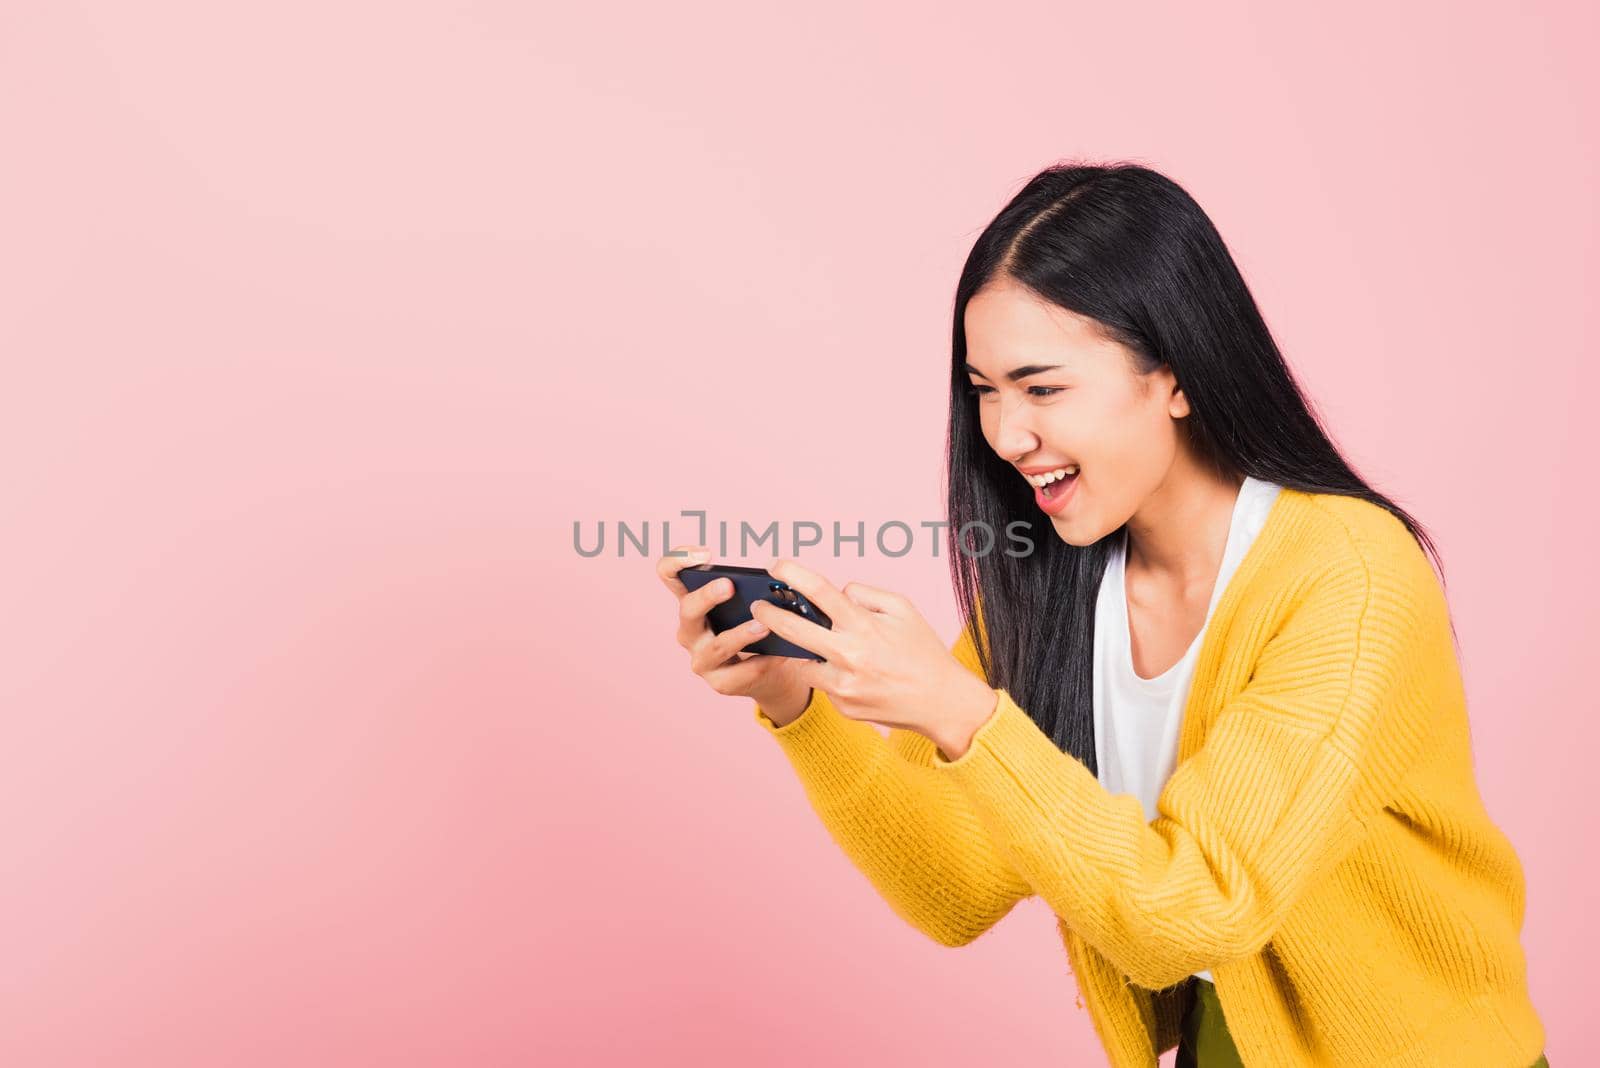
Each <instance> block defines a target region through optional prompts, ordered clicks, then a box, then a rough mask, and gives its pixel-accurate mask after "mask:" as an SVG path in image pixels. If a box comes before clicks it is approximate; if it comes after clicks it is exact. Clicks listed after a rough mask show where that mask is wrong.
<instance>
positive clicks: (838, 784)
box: [755, 631, 1032, 946]
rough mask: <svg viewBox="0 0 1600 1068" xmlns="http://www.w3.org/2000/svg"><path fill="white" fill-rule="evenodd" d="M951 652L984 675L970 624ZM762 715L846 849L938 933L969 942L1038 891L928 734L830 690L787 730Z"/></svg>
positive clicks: (917, 921)
mask: <svg viewBox="0 0 1600 1068" xmlns="http://www.w3.org/2000/svg"><path fill="white" fill-rule="evenodd" d="M952 652H953V653H954V654H955V656H956V658H957V659H958V660H960V661H961V663H962V664H964V665H966V667H967V669H968V670H970V671H972V672H973V673H975V674H980V675H981V670H980V668H979V666H978V661H977V657H976V654H975V652H974V651H973V648H972V640H971V635H970V631H968V632H964V633H963V634H962V636H961V639H960V640H959V641H958V642H957V643H956V645H955V648H954V649H953V650H952ZM755 718H756V722H758V723H759V724H761V725H762V726H763V727H764V728H765V729H766V730H767V731H768V732H769V733H771V734H772V735H773V737H774V738H776V739H777V741H778V744H779V745H780V746H782V747H783V751H784V753H785V754H786V755H787V756H788V758H789V761H790V763H791V764H793V765H794V769H795V772H796V773H797V774H798V776H799V778H800V782H801V784H802V785H803V786H804V787H805V791H806V796H807V797H808V798H809V799H810V801H811V806H812V808H813V809H815V810H816V813H817V815H818V816H819V817H821V819H822V822H823V824H824V825H825V826H826V827H827V828H828V832H829V833H830V834H831V835H832V836H833V839H834V841H836V842H837V843H838V844H839V846H840V847H841V848H842V849H843V850H844V852H845V855H846V856H848V857H849V858H850V860H851V862H852V863H853V864H854V865H855V866H856V868H858V869H859V870H860V871H861V872H862V874H864V875H865V876H866V877H867V878H868V880H870V881H871V883H872V884H873V886H874V887H876V888H877V890H878V892H879V894H880V895H882V897H883V898H884V900H886V901H887V902H888V903H889V905H890V907H891V908H893V909H894V911H895V912H896V913H898V914H899V915H900V916H901V917H902V918H903V919H905V920H906V921H907V922H908V923H910V924H911V925H912V926H913V927H915V928H916V929H917V930H919V931H921V932H922V933H924V934H926V935H927V936H928V937H929V938H932V939H933V940H934V941H936V942H938V943H940V944H941V945H946V946H962V945H966V944H967V943H969V942H971V941H972V940H973V939H975V938H977V937H978V936H979V935H981V934H983V932H985V931H987V930H988V929H989V928H990V927H992V926H994V925H995V924H996V923H997V922H999V921H1000V919H1001V918H1003V917H1004V916H1005V915H1006V914H1007V913H1008V912H1010V911H1011V909H1012V907H1013V906H1015V905H1016V903H1017V902H1018V901H1019V900H1021V899H1022V898H1024V897H1027V896H1029V895H1030V894H1031V893H1032V889H1031V888H1030V887H1029V886H1028V884H1027V883H1026V882H1024V881H1023V879H1022V878H1021V876H1019V875H1018V874H1017V872H1016V870H1015V869H1013V868H1012V867H1011V866H1010V864H1009V863H1008V862H1007V861H1006V860H1005V859H1004V858H1003V857H1002V856H1001V855H1000V854H999V853H998V852H997V851H996V850H995V848H994V846H993V844H992V843H991V842H990V840H989V833H988V831H987V830H985V829H984V827H983V824H982V822H981V821H980V820H979V818H978V814H977V812H976V810H975V809H974V808H973V806H972V802H971V801H970V800H968V798H967V796H966V794H965V793H964V792H963V790H962V789H961V787H960V786H959V785H957V784H956V783H955V782H954V781H952V780H951V778H950V777H949V776H947V775H943V774H940V773H939V772H937V771H935V770H934V769H933V767H932V764H931V762H932V760H933V757H934V752H935V749H934V743H933V742H932V741H931V740H929V739H928V738H925V737H923V736H922V735H921V734H918V733H917V732H915V731H911V730H902V729H898V728H895V729H891V730H890V732H889V736H888V737H887V738H885V737H884V736H883V735H881V734H879V733H878V729H877V728H876V727H874V726H873V725H872V724H870V723H867V722H864V721H861V720H855V719H850V718H849V717H847V716H845V715H844V714H843V713H841V712H840V711H839V710H838V709H837V708H835V707H834V705H833V703H832V701H830V700H829V698H828V695H827V694H826V693H825V692H823V691H822V690H814V691H813V692H812V697H811V702H810V704H808V705H807V706H806V709H805V711H804V712H802V713H801V714H800V716H799V717H798V718H796V719H794V720H792V721H791V722H789V723H787V724H785V725H784V726H782V727H778V726H776V725H775V724H774V723H773V721H772V720H771V719H769V718H768V717H767V715H766V714H765V712H763V711H762V709H761V706H760V705H759V704H758V705H756V708H755Z"/></svg>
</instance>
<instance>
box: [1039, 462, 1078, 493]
mask: <svg viewBox="0 0 1600 1068" xmlns="http://www.w3.org/2000/svg"><path fill="white" fill-rule="evenodd" d="M1077 473H1078V465H1077V464H1073V465H1072V466H1071V467H1058V468H1056V469H1055V470H1054V471H1046V472H1045V473H1044V474H1042V475H1028V476H1026V477H1027V479H1028V481H1029V482H1031V483H1033V484H1034V485H1035V486H1037V487H1039V488H1040V489H1043V488H1044V487H1046V486H1048V485H1050V483H1052V482H1054V481H1055V480H1056V479H1058V478H1066V477H1067V476H1068V475H1075V474H1077Z"/></svg>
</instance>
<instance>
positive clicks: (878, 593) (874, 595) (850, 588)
mask: <svg viewBox="0 0 1600 1068" xmlns="http://www.w3.org/2000/svg"><path fill="white" fill-rule="evenodd" d="M844 595H845V596H846V597H848V598H849V599H850V600H851V601H853V602H855V603H856V604H858V605H860V606H861V607H862V608H865V609H867V610H868V611H869V612H886V613H888V614H889V615H899V614H900V610H901V609H903V608H904V607H905V604H906V602H905V598H904V597H901V596H900V595H899V594H898V593H891V592H890V591H888V590H880V589H878V587H876V586H868V585H867V584H866V583H865V582H847V583H845V585H844Z"/></svg>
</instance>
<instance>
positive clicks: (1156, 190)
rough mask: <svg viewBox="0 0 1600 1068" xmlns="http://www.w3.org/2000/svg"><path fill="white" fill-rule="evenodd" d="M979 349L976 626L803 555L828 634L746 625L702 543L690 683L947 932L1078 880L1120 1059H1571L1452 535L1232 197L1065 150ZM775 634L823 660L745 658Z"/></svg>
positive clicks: (960, 403)
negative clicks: (1012, 533) (1531, 986)
mask: <svg viewBox="0 0 1600 1068" xmlns="http://www.w3.org/2000/svg"><path fill="white" fill-rule="evenodd" d="M953 333H954V344H953V358H952V362H951V399H950V433H949V442H948V490H949V520H950V530H951V531H952V544H951V549H952V551H951V553H950V555H949V560H950V567H951V573H952V578H953V581H954V585H955V590H956V595H957V602H958V604H959V606H960V608H961V611H962V616H963V619H964V621H965V623H966V626H965V629H964V631H963V633H962V636H961V638H960V640H959V641H957V643H956V645H955V647H954V649H947V648H946V646H945V644H944V642H943V641H941V640H940V639H939V637H938V635H937V634H936V633H935V632H934V631H933V629H932V628H931V627H930V626H929V625H928V624H927V622H926V621H925V620H924V619H923V618H922V616H921V615H920V614H919V613H918V612H917V610H916V609H915V608H914V607H913V606H912V605H911V604H910V603H908V602H907V601H906V600H905V598H903V597H900V596H898V595H896V594H893V593H889V592H887V591H884V590H879V589H875V588H872V587H869V586H864V585H862V584H860V583H854V582H852V583H848V584H846V585H845V586H844V588H843V589H842V590H841V589H836V588H835V587H834V586H833V585H832V584H830V583H829V582H828V581H827V580H826V579H825V578H823V577H822V576H821V575H819V574H817V573H815V572H813V571H812V570H810V569H808V568H804V567H801V566H800V565H798V564H796V563H795V562H794V561H792V560H780V561H777V562H775V563H774V564H773V565H772V567H771V568H770V570H771V571H772V572H773V574H774V575H775V576H776V577H778V578H780V579H782V580H784V581H785V582H787V583H789V584H790V585H791V586H793V587H794V588H796V589H798V590H800V591H801V592H803V593H804V594H805V595H806V596H807V597H809V598H811V599H812V600H813V601H814V602H816V603H817V604H818V605H819V606H820V607H821V608H822V609H823V611H825V612H827V613H828V614H829V616H830V617H831V618H832V621H833V627H832V629H831V630H826V629H823V628H821V627H819V626H817V625H815V624H813V623H811V622H809V621H807V620H804V619H799V618H797V617H795V616H793V615H791V614H790V613H787V612H784V611H782V610H780V609H770V606H766V605H758V606H757V610H756V613H755V614H756V619H755V620H753V621H752V622H751V623H749V624H747V625H746V626H745V627H743V628H740V629H737V630H733V631H729V632H727V633H725V634H722V635H714V634H712V633H711V632H710V630H709V628H708V626H707V623H706V618H705V617H706V612H707V610H708V609H709V608H710V607H711V606H712V605H713V604H715V603H717V602H718V601H720V600H722V599H725V598H726V597H727V596H728V595H729V594H730V592H731V591H730V590H728V589H727V588H726V587H725V586H723V585H721V584H717V583H713V584H711V585H709V586H706V587H705V588H703V589H702V590H699V591H696V592H695V593H692V594H688V593H686V592H685V589H684V587H683V585H682V584H681V582H679V581H678V579H677V577H676V574H677V571H678V570H679V569H680V568H681V567H683V566H685V565H686V564H691V563H696V562H700V561H704V560H706V559H708V558H709V554H708V553H706V552H704V551H701V552H699V553H698V554H691V555H686V556H678V555H672V554H669V555H667V556H663V557H662V558H661V559H660V561H659V562H658V565H657V570H658V574H659V575H660V577H661V579H662V580H663V582H665V584H666V585H667V586H668V588H669V589H671V590H672V591H673V592H674V593H675V594H676V595H677V596H678V598H679V603H680V608H679V630H678V640H679V642H680V644H682V645H683V646H684V647H685V648H686V649H687V650H688V651H689V654H690V663H691V667H692V669H693V670H694V671H695V672H696V673H697V674H699V675H700V676H701V677H703V678H704V679H705V680H706V682H707V683H708V684H710V685H711V687H712V688H713V689H715V690H716V691H717V692H718V693H722V694H731V695H739V696H743V697H747V698H751V699H753V700H754V701H755V708H754V713H755V719H756V721H757V723H759V724H760V725H761V726H762V728H763V729H765V730H767V731H769V732H770V733H771V734H772V736H773V737H774V738H775V739H776V740H777V742H778V744H779V745H781V746H782V747H783V750H784V752H785V753H786V754H787V755H788V757H789V759H790V760H791V762H792V763H793V765H794V767H795V770H796V772H797V774H798V775H799V777H800V779H801V781H802V782H803V783H804V785H805V788H806V791H807V795H808V797H809V798H810V801H811V803H812V805H813V806H814V808H815V809H816V811H817V813H818V815H819V816H820V817H821V819H822V820H823V821H824V822H825V823H826V825H827V827H828V828H829V830H830V832H831V833H832V835H833V836H834V838H835V839H836V840H837V841H838V843H839V844H840V846H841V847H842V848H843V850H844V852H845V853H846V854H847V855H848V856H849V857H850V859H851V861H852V862H853V863H854V864H855V865H856V866H857V867H858V868H860V870H861V871H862V872H863V873H864V874H865V875H866V876H867V877H868V878H869V879H870V880H871V881H872V883H873V884H874V886H876V888H877V889H878V891H879V892H880V893H881V894H882V896H883V897H884V898H885V899H886V900H887V901H888V903H889V904H890V905H891V906H892V907H893V908H894V910H895V911H896V912H897V913H898V914H899V915H900V916H902V917H903V918H904V919H905V920H906V921H908V922H909V923H911V924H913V925H915V926H916V927H917V928H918V929H919V930H922V931H923V932H925V933H926V934H928V935H929V937H931V938H934V939H936V940H937V941H939V942H940V943H942V944H945V945H951V946H958V945H963V944H965V943H967V942H970V941H972V940H973V939H974V938H976V937H978V935H980V934H981V933H983V932H984V931H986V930H987V929H988V928H989V927H991V926H992V925H993V924H994V923H995V922H997V921H998V920H999V919H1001V918H1002V917H1003V916H1005V915H1006V914H1007V913H1008V912H1009V911H1010V910H1011V908H1012V907H1013V906H1014V905H1015V904H1016V902H1017V901H1018V900H1020V899H1022V898H1023V897H1027V896H1031V895H1033V894H1037V895H1039V896H1040V897H1041V898H1043V899H1044V900H1045V901H1046V902H1047V903H1048V904H1049V905H1050V907H1051V909H1052V911H1053V912H1054V913H1055V915H1056V916H1057V919H1058V929H1059V933H1060V935H1061V938H1062V941H1063V943H1064V944H1065V948H1066V952H1067V956H1068V958H1069V960H1070V963H1071V965H1072V969H1073V972H1074V974H1075V976H1076V980H1077V983H1078V987H1079V990H1080V992H1081V994H1082V998H1083V1001H1084V1002H1085V1004H1086V1007H1087V1009H1088V1010H1089V1014H1090V1018H1091V1020H1092V1021H1093V1025H1094V1027H1095V1030H1096V1033H1097V1034H1098V1035H1099V1037H1100V1039H1101V1041H1102V1042H1103V1043H1104V1045H1105V1047H1106V1051H1107V1055H1108V1057H1109V1059H1110V1062H1111V1063H1112V1064H1113V1065H1116V1066H1119V1068H1120V1066H1133V1065H1139V1066H1151V1065H1154V1064H1155V1063H1156V1058H1157V1057H1158V1056H1159V1055H1160V1054H1161V1053H1162V1052H1164V1051H1166V1050H1168V1049H1172V1048H1173V1047H1174V1046H1176V1047H1177V1049H1178V1060H1177V1063H1178V1064H1179V1065H1180V1066H1182V1065H1201V1066H1203V1068H1213V1066H1221V1065H1237V1064H1248V1065H1252V1066H1255V1065H1260V1066H1270V1068H1288V1066H1300V1065H1306V1066H1310V1065H1333V1066H1350V1068H1358V1066H1359V1068H1376V1066H1384V1068H1423V1066H1440V1065H1449V1066H1452V1068H1527V1066H1529V1065H1544V1064H1546V1061H1545V1060H1544V1057H1543V1052H1542V1051H1543V1047H1544V1041H1545V1032H1544V1029H1543V1026H1542V1024H1541V1022H1540V1019H1539V1017H1538V1015H1537V1014H1536V1012H1535V1011H1534V1008H1533V1005H1532V1004H1531V1002H1530V1000H1529V996H1528V989H1527V980H1526V964H1525V960H1524V957H1523V953H1522V948H1521V945H1520V931H1521V925H1522V919H1523V908H1524V901H1525V884H1524V878H1523V874H1522V869H1521V866H1520V864H1519V862H1518V860H1517V857H1516V854H1515V853H1514V851H1513V849H1512V846H1511V844H1510V843H1509V842H1508V841H1507V839H1506V838H1505V836H1504V835H1503V834H1502V833H1501V832H1500V831H1499V830H1498V829H1497V828H1496V827H1495V825H1494V824H1493V822H1492V821H1491V820H1490V818H1489V816H1488V814H1487V812H1486V811H1485V809H1484V806H1483V803H1482V801H1481V799H1480V796H1479V794H1478V790H1477V787H1476V784H1475V782H1474V778H1473V766H1472V753H1471V749H1470V734H1469V730H1468V723H1467V711H1466V701H1465V695H1464V693H1463V689H1462V682H1461V673H1460V668H1459V663H1458V660H1457V651H1456V647H1455V635H1454V629H1453V626H1452V624H1451V622H1450V616H1449V610H1448V607H1447V603H1446V600H1445V596H1444V590H1443V586H1442V582H1441V579H1440V577H1438V576H1436V575H1435V573H1434V570H1433V567H1432V566H1431V565H1430V563H1429V556H1433V557H1434V558H1435V559H1436V558H1437V554H1436V553H1435V552H1434V549H1433V546H1432V543H1431V541H1430V540H1429V539H1428V537H1427V535H1426V533H1425V532H1424V531H1423V530H1422V529H1421V528H1420V527H1419V526H1418V524H1417V523H1416V522H1415V521H1414V520H1413V519H1412V518H1411V517H1410V516H1409V515H1408V514H1407V513H1406V512H1405V511H1404V510H1402V509H1401V508H1400V507H1398V506H1397V505H1395V504H1394V503H1393V502H1392V501H1390V500H1389V499H1387V498H1386V497H1384V496H1383V495H1382V494H1380V493H1378V492H1377V491H1376V490H1374V489H1372V488H1371V487H1370V486H1368V485H1367V484H1366V483H1365V482H1363V481H1362V480H1361V478H1360V477H1359V476H1357V475H1356V474H1355V472H1354V471H1352V470H1351V468H1350V466H1349V464H1347V463H1346V462H1345V460H1344V459H1343V458H1342V457H1341V456H1340V454H1339V451H1338V450H1337V449H1336V448H1335V447H1334V445H1333V444H1332V442H1330V441H1329V439H1328V437H1327V435H1326V434H1325V433H1324V432H1323V430H1322V429H1321V427H1320V426H1319V424H1318V421H1317V419H1316V418H1315V417H1314V416H1313V415H1312V413H1311V411H1310V409H1309V406H1308V405H1307V403H1306V400H1305V398H1304V397H1303V396H1302V394H1301V392H1300V390H1299V388H1298V387H1297V385H1296V383H1295V380H1294V378H1293V376H1292V375H1291V373H1290V371H1289V369H1288V367H1287V366H1286V365H1285V363H1284V360H1283V357H1282V355H1281V354H1280V353H1279V350H1278V348H1277V346H1276V344H1275V343H1274V341H1273V339H1272V337H1271V334H1270V333H1269V331H1268V329H1267V326H1266V324H1265V323H1264V322H1263V320H1262V317H1261V314H1260V312H1259V311H1258V309H1257V307H1256V305H1255V302H1254V300H1253V299H1252V297H1251V295H1250V292H1249V290H1248V289H1247V287H1246V285H1245V283H1244V280H1243V278H1242V277H1241V276H1240V274H1239V271H1238V269H1237V267H1236V266H1235V264H1234V262H1233V260H1232V258H1231V257H1230V255H1229V254H1228V251H1227V249H1226V247H1225V245H1224V244H1223V242H1222V239H1221V237H1220V236H1219V235H1218V234H1217V231H1216V229H1215V227H1214V226H1213V225H1212V223H1211V221H1210V219H1209V218H1207V216H1206V215H1205V213H1204V212H1203V211H1202V210H1201V209H1200V207H1199V206H1198V205H1197V204H1196V203H1195V202H1194V201H1193V200H1192V199H1191V198H1190V197H1189V196H1188V194H1187V193H1185V192H1184V190H1183V189H1181V188H1180V187H1179V186H1177V185H1176V184H1174V183H1173V182H1172V181H1171V180H1169V179H1167V178H1165V177H1163V176H1162V175H1160V174H1158V173H1155V172H1153V171H1151V170H1149V169H1146V168H1143V167H1138V166H1131V165H1116V166H1060V167H1052V168H1050V169H1048V170H1046V171H1044V172H1043V173H1041V174H1039V175H1038V176H1036V177H1035V178H1034V179H1033V180H1031V181H1030V182H1029V183H1028V184H1027V185H1026V187H1025V188H1023V190H1022V191H1021V192H1020V193H1019V194H1018V195H1017V196H1016V197H1015V198H1014V199H1013V200H1012V201H1011V202H1010V203H1009V204H1008V205H1007V206H1006V207H1005V209H1004V210H1003V211H1001V212H1000V214H999V215H998V216H997V217H996V218H995V219H994V221H993V222H991V223H990V224H989V226H988V227H987V228H986V229H985V230H984V232H983V234H982V235H981V236H980V237H979V239H978V241H977V244H976V246H975V247H974V248H973V250H972V253H971V255H970V256H969V257H968V260H967V263H966V266H965V268H964V269H963V271H962V275H961V279H960V284H959V286H958V288H957V291H956V301H955V323H954V332H953ZM1017 520H1025V521H1029V522H1030V523H1031V524H1032V529H1033V530H1034V531H1036V532H1038V535H1036V536H1035V537H1034V538H1033V543H1032V546H1031V551H1028V552H1020V553H1019V551H1018V549H1017V547H1016V544H1015V543H1014V542H1009V541H1006V540H1005V532H1006V531H1007V530H1008V524H1012V523H1014V522H1015V521H1017ZM1045 524H1048V527H1047V528H1046V525H1045ZM985 531H987V532H988V533H987V534H986V533H985ZM958 542H959V545H958V544H957V543H958ZM985 545H987V546H988V547H989V551H985ZM692 548H700V547H692ZM957 549H960V550H961V551H957ZM1008 550H1009V551H1008ZM1425 550H1426V554H1425ZM769 609H770V610H769ZM769 629H770V630H771V631H773V632H776V633H777V634H779V635H781V636H783V637H785V638H789V639H790V640H792V641H795V642H797V643H798V644H800V645H802V646H804V647H806V648H809V649H812V650H814V651H816V652H818V653H820V654H821V655H822V656H824V657H825V658H826V662H825V663H816V662H812V661H804V660H798V659H791V658H786V657H765V656H749V655H741V654H740V650H741V649H742V648H743V647H744V646H745V645H747V644H749V643H750V642H751V641H753V640H755V639H756V638H757V637H759V636H760V635H761V634H763V633H766V632H767V631H768V630H769ZM874 723H876V724H881V725H884V726H887V727H888V728H889V731H888V736H887V737H884V735H883V734H882V733H880V732H879V731H878V730H876V729H875V728H874V727H873V726H872V724H874Z"/></svg>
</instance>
